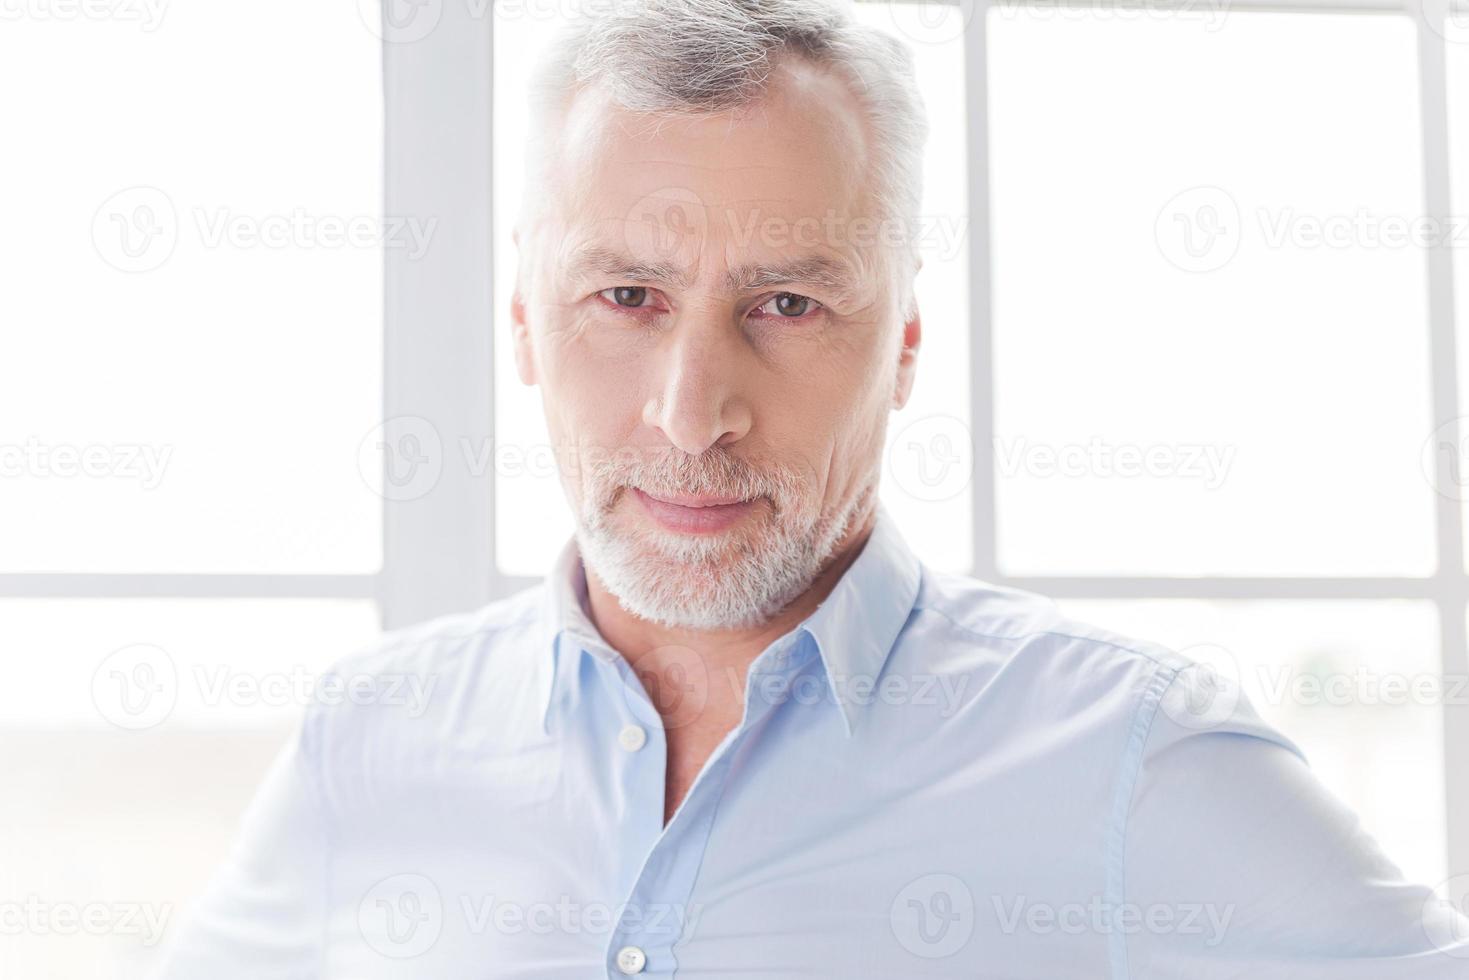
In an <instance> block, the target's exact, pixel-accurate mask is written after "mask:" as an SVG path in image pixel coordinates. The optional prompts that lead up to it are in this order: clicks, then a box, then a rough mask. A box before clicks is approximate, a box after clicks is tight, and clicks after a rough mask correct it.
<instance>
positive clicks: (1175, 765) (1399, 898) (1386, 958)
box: [1111, 665, 1469, 980]
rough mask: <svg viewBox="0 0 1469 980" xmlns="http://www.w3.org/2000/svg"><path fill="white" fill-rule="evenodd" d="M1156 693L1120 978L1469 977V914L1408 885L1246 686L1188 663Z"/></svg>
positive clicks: (1130, 861) (1145, 718)
mask: <svg viewBox="0 0 1469 980" xmlns="http://www.w3.org/2000/svg"><path fill="white" fill-rule="evenodd" d="M1150 693H1151V695H1152V696H1151V698H1147V699H1145V703H1144V709H1143V711H1142V712H1141V713H1140V714H1139V724H1138V726H1137V729H1138V733H1139V739H1138V746H1139V751H1138V752H1137V764H1136V768H1135V770H1134V774H1135V781H1134V784H1133V786H1132V787H1131V792H1130V793H1126V792H1124V794H1123V798H1124V799H1126V800H1127V803H1126V805H1125V806H1123V807H1122V808H1121V811H1120V812H1121V813H1122V815H1123V821H1122V823H1123V825H1122V827H1121V828H1120V832H1119V833H1118V834H1116V835H1114V850H1117V851H1120V853H1116V854H1114V855H1113V858H1114V861H1115V863H1114V864H1113V866H1112V869H1113V871H1114V872H1115V874H1114V882H1113V884H1114V886H1115V887H1114V893H1115V894H1120V895H1121V896H1122V898H1123V902H1122V903H1121V908H1120V910H1118V912H1117V913H1116V918H1115V919H1114V920H1113V925H1114V928H1115V929H1116V933H1115V935H1114V936H1113V937H1111V940H1112V941H1111V950H1112V970H1111V973H1112V976H1113V977H1114V978H1118V980H1121V978H1131V980H1165V978H1167V980H1172V978H1177V977H1188V978H1190V980H1225V978H1239V980H1243V978H1249V980H1387V978H1392V980H1469V920H1466V919H1465V918H1464V917H1463V916H1462V915H1460V914H1459V913H1458V912H1457V911H1456V910H1455V909H1454V908H1453V907H1452V906H1450V905H1449V904H1448V902H1447V901H1443V900H1441V899H1440V898H1439V897H1438V896H1437V895H1436V894H1435V892H1434V890H1433V889H1431V888H1429V887H1428V886H1427V885H1426V884H1418V883H1413V882H1409V881H1407V880H1405V879H1404V877H1403V875H1402V873H1401V872H1400V871H1399V869H1398V868H1397V867H1396V866H1395V865H1394V864H1393V863H1392V861H1390V860H1389V859H1388V857H1387V856H1386V855H1385V854H1384V853H1383V852H1382V850H1381V849H1380V848H1379V846H1378V845H1377V843H1376V842H1375V841H1374V840H1373V839H1372V838H1371V837H1370V836H1369V835H1368V834H1367V833H1366V832H1365V831H1364V830H1363V828H1362V826H1361V823H1360V822H1359V820H1358V819H1357V817H1356V815H1355V814H1354V813H1353V812H1352V811H1351V810H1350V809H1349V808H1348V807H1347V806H1345V805H1344V804H1343V803H1342V802H1341V801H1340V800H1338V799H1337V798H1336V797H1335V796H1333V795H1332V794H1331V793H1330V792H1329V791H1328V790H1327V789H1326V788H1325V787H1324V786H1323V785H1322V783H1321V782H1320V781H1319V780H1318V779H1317V778H1316V776H1315V774H1314V773H1313V772H1312V771H1311V769H1310V768H1309V767H1308V765H1307V763H1306V760H1305V757H1304V756H1303V755H1302V754H1301V752H1300V750H1299V749H1298V748H1297V747H1296V746H1295V745H1294V744H1293V743H1292V742H1291V741H1290V740H1289V739H1288V738H1287V737H1286V736H1284V735H1283V734H1281V733H1280V732H1278V731H1277V730H1275V729H1273V728H1271V727H1270V726H1269V725H1267V724H1266V723H1265V722H1263V721H1262V720H1261V718H1260V717H1259V715H1258V714H1257V713H1256V711H1255V709H1254V708H1253V706H1252V705H1251V704H1250V702H1249V700H1248V698H1247V697H1246V696H1245V695H1244V693H1243V692H1242V691H1240V689H1239V687H1238V685H1237V684H1235V683H1233V682H1231V681H1229V680H1227V679H1221V678H1220V675H1219V674H1217V673H1215V672H1213V671H1211V670H1210V669H1209V668H1208V667H1206V666H1203V665H1194V666H1188V667H1185V668H1183V669H1180V670H1176V672H1175V671H1174V670H1172V669H1165V670H1164V671H1163V672H1162V673H1160V675H1159V676H1158V678H1157V683H1155V685H1154V686H1153V688H1152V689H1151V691H1150ZM1425 805H1427V804H1426V803H1425Z"/></svg>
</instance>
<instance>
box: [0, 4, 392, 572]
mask: <svg viewBox="0 0 1469 980" xmlns="http://www.w3.org/2000/svg"><path fill="white" fill-rule="evenodd" d="M355 7H356V5H354V4H299V3H289V2H286V0H262V2H258V3H253V4H249V5H231V4H183V5H170V4H164V5H157V4H151V5H110V6H108V5H103V7H101V8H96V9H97V10H99V11H102V12H103V13H106V12H107V11H117V12H124V11H125V12H127V13H129V14H133V13H138V12H140V11H143V10H144V8H146V9H147V10H148V11H150V12H152V13H151V14H150V17H151V15H152V14H157V15H158V16H159V17H160V18H161V19H160V20H158V21H157V22H153V21H151V20H149V21H148V22H146V23H139V22H136V21H132V20H126V19H118V18H117V17H112V18H109V17H105V16H104V17H101V18H94V17H92V16H91V15H90V13H88V11H90V10H91V8H88V7H86V6H85V5H82V6H80V7H78V5H74V4H73V5H66V4H49V5H40V6H34V5H33V6H32V7H29V8H27V9H28V10H30V11H32V14H31V15H30V16H27V17H21V18H15V19H7V20H6V22H5V28H4V30H3V31H0V87H3V88H4V90H5V91H7V92H10V93H21V92H24V93H26V95H25V96H24V97H19V96H15V97H11V98H6V99H4V100H0V130H3V131H4V132H5V133H6V135H7V138H8V139H7V142H8V143H9V144H10V147H11V152H8V153H7V154H5V159H4V162H3V164H0V171H3V174H4V178H5V179H4V180H3V181H0V211H3V213H4V214H5V216H6V223H7V225H8V227H9V228H10V229H11V230H12V231H13V232H14V233H12V234H7V235H5V236H0V265H3V267H4V268H5V270H6V274H5V289H4V291H3V292H0V540H3V541H4V542H5V547H4V548H3V550H0V568H3V570H6V571H42V570H49V571H124V572H126V571H138V572H144V571H146V572H155V571H181V572H206V571H209V572H217V571H230V572H368V571H372V570H374V569H376V568H377V567H378V566H379V565H380V563H381V562H380V551H381V548H380V543H379V539H380V536H381V535H380V533H379V527H380V518H379V513H380V510H381V498H380V497H379V496H378V495H377V494H376V493H375V492H373V490H372V489H371V486H370V482H369V480H368V479H365V478H364V476H363V475H362V474H361V472H360V467H359V462H358V460H359V452H358V450H359V445H360V444H361V443H362V441H363V438H364V437H365V436H366V435H367V434H368V432H369V430H370V429H371V428H372V427H373V424H374V421H375V420H376V419H377V418H380V416H381V411H380V408H379V405H380V400H381V394H380V392H381V381H380V374H381V369H380V363H379V362H380V360H381V357H382V344H381V339H380V338H381V332H382V328H381V322H382V315H381V307H382V300H381V293H382V276H381V266H382V249H381V247H380V244H379V238H380V237H381V236H380V235H379V232H380V231H381V230H383V229H384V227H385V226H384V224H383V222H382V220H381V218H380V212H381V197H382V176H381V167H382V148H381V147H382V122H381V116H382V80H381V70H380V65H381V53H380V50H379V42H378V39H377V38H376V37H374V36H373V34H372V33H371V32H370V31H369V30H368V29H367V27H366V25H365V23H364V22H363V20H362V18H361V17H359V15H358V12H357V10H356V9H355ZM104 8H105V10H104ZM68 11H69V12H70V15H68V13H67V12H68ZM78 11H80V13H78ZM72 15H74V16H72ZM99 80H105V83H99ZM387 227H389V229H390V230H391V228H390V226H387ZM370 476H371V474H369V477H370Z"/></svg>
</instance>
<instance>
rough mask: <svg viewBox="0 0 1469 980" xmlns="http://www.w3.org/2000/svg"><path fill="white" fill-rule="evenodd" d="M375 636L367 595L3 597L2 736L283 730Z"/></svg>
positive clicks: (328, 693)
mask: <svg viewBox="0 0 1469 980" xmlns="http://www.w3.org/2000/svg"><path fill="white" fill-rule="evenodd" d="M379 633H380V626H379V621H378V615H377V609H376V606H375V604H374V603H372V602H370V601H366V600H336V599H219V600H215V599H209V600H203V599H4V600H0V636H4V637H5V650H6V658H5V662H6V671H7V682H6V684H4V685H0V731H4V730H27V731H34V730H82V731H88V730H95V731H114V732H118V733H120V734H130V733H133V732H149V733H154V732H179V731H188V730H195V729H197V730H206V731H217V730H260V729H279V728H284V727H285V726H288V725H289V724H291V723H292V722H293V721H294V719H295V718H296V717H297V716H298V715H299V713H300V712H301V711H302V710H303V709H304V707H305V706H306V705H307V704H309V703H311V702H312V701H313V700H314V699H315V700H322V701H323V702H324V703H330V702H328V701H326V699H328V698H331V697H334V696H336V695H335V693H334V691H333V689H331V688H328V687H320V686H318V685H317V684H316V680H317V678H318V676H319V675H320V673H321V671H322V670H324V669H325V668H326V667H327V666H329V665H330V664H331V663H332V662H333V661H335V660H337V659H338V658H340V657H342V656H343V655H345V654H349V653H352V652H353V651H355V650H359V649H363V648H365V647H366V646H367V645H368V644H370V643H371V642H372V641H373V639H374V638H375V637H377V636H378V635H379ZM404 691H405V692H406V691H407V688H406V687H405V688H404Z"/></svg>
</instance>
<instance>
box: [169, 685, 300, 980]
mask: <svg viewBox="0 0 1469 980" xmlns="http://www.w3.org/2000/svg"><path fill="white" fill-rule="evenodd" d="M315 717H316V716H314V715H312V714H309V713H308V715H307V718H306V721H305V722H304V723H303V724H302V725H301V726H300V727H298V728H297V730H296V731H295V733H294V734H293V736H292V737H291V739H290V740H289V741H288V742H287V744H286V745H285V747H284V748H283V749H282V750H281V751H280V753H279V754H278V755H277V756H276V758H275V760H274V761H273V763H272V764H271V767H270V769H269V770H268V772H267V774H266V776H265V778H264V779H263V780H262V782H261V784H260V787H259V789H258V790H257V791H256V794H255V797H254V798H253V799H252V801H251V802H250V805H249V806H248V807H247V808H246V811H245V813H244V816H243V817H242V820H241V825H240V828H239V831H238V833H237V836H236V838H235V841H234V843H233V845H232V848H231V851H230V854H229V856H228V857H227V859H226V860H225V861H224V863H223V864H222V865H221V866H220V867H219V868H218V869H217V870H216V871H215V873H214V875H213V877H212V878H211V880H210V882H209V884H208V886H207V887H206V889H205V891H204V893H203V895H202V896H201V897H200V898H199V899H198V900H197V901H196V902H195V903H194V905H193V906H192V907H190V908H189V909H188V910H186V911H185V914H184V916H183V918H182V919H181V922H180V926H181V931H180V932H179V933H178V934H177V935H176V936H175V937H173V941H172V943H171V944H170V947H169V949H168V951H167V952H166V954H165V958H164V962H163V966H162V968H161V971H160V972H159V973H158V974H156V975H155V980H199V978H201V977H209V978H210V980H236V978H238V980H247V978H248V980H317V978H319V977H321V976H322V969H321V957H322V936H323V932H324V922H325V919H324V916H325V872H326V865H325V861H326V853H327V849H326V839H325V838H326V835H325V829H324V825H325V820H324V813H323V807H322V804H321V799H322V796H321V792H320V787H319V784H318V781H317V771H318V770H317V767H316V762H315V750H314V731H315V729H314V727H313V725H314V721H313V719H314V718H315Z"/></svg>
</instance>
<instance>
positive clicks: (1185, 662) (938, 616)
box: [910, 566, 1194, 683]
mask: <svg viewBox="0 0 1469 980" xmlns="http://www.w3.org/2000/svg"><path fill="white" fill-rule="evenodd" d="M910 626H911V627H912V628H915V629H917V630H919V631H926V633H927V635H928V636H929V637H931V638H934V639H937V640H938V642H940V643H941V644H943V645H944V646H945V647H947V648H950V649H952V650H954V651H956V652H957V653H958V657H959V659H958V663H960V664H965V665H968V666H970V667H972V668H973V669H980V670H1012V671H1023V672H1029V671H1040V672H1045V673H1050V672H1052V671H1055V670H1065V671H1067V672H1068V673H1069V674H1070V675H1071V676H1073V677H1074V678H1075V679H1077V680H1082V679H1087V678H1091V679H1096V680H1099V681H1100V680H1105V679H1107V678H1114V679H1118V680H1121V679H1122V678H1124V677H1132V678H1137V677H1148V678H1152V677H1155V676H1158V677H1161V678H1163V682H1164V683H1166V681H1167V680H1171V679H1172V677H1173V676H1174V675H1176V674H1177V673H1178V672H1179V671H1180V670H1183V669H1185V668H1187V667H1188V666H1190V665H1191V664H1193V663H1194V661H1193V659H1192V658H1191V657H1190V656H1188V655H1187V653H1186V652H1182V651H1180V650H1176V649H1174V648H1172V647H1169V646H1168V645H1166V644H1164V643H1161V642H1158V641H1156V640H1152V639H1149V638H1147V637H1144V636H1138V635H1133V634H1129V633H1125V632H1121V631H1118V630H1114V629H1110V628H1108V627H1105V626H1102V625H1100V624H1098V623H1096V622H1092V621H1090V620H1088V619H1085V618H1082V617H1079V616H1076V615H1072V614H1069V613H1067V612H1066V611H1065V610H1063V609H1062V608H1061V606H1060V605H1059V604H1058V603H1057V602H1056V600H1055V599H1053V598H1051V597H1050V596H1047V595H1044V594H1042V593H1040V592H1034V591H1031V590H1028V589H1021V588H1016V587H1014V586H1007V585H1000V584H997V583H994V582H990V581H986V580H984V579H980V578H976V577H974V576H971V575H962V574H958V573H953V572H944V571H940V570H935V569H932V568H929V567H927V566H925V571H924V576H923V583H922V585H921V587H920V589H919V594H918V599H917V601H916V603H915V609H914V617H913V620H912V622H911V624H910Z"/></svg>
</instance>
